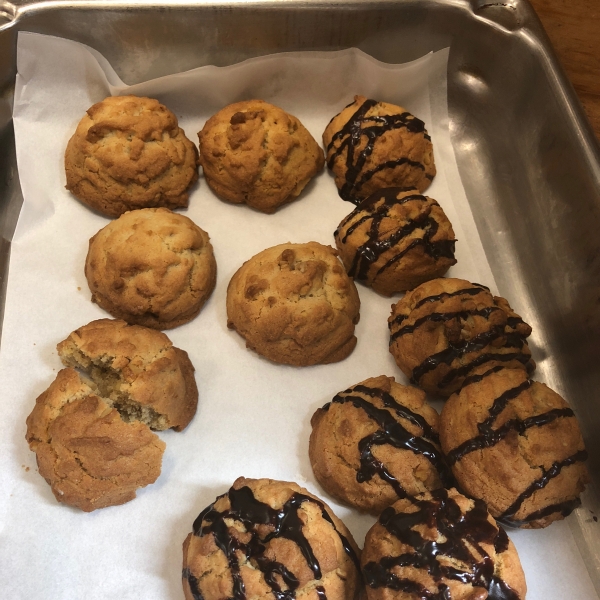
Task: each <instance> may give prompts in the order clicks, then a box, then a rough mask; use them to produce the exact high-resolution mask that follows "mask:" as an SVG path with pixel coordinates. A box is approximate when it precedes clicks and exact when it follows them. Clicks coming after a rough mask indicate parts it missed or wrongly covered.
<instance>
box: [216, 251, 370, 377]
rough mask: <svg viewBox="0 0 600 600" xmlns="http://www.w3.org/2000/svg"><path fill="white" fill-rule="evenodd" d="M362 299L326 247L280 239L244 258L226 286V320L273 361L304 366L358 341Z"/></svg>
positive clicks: (336, 357)
mask: <svg viewBox="0 0 600 600" xmlns="http://www.w3.org/2000/svg"><path fill="white" fill-rule="evenodd" d="M359 308H360V300H359V297H358V292H357V291H356V286H355V285H354V282H353V281H352V280H351V279H350V278H349V277H348V276H347V275H346V272H345V271H344V268H343V266H342V264H341V263H340V261H339V260H338V258H337V252H336V251H335V250H334V249H333V248H331V247H330V246H323V245H322V244H319V243H317V242H308V243H306V244H281V245H279V246H274V247H272V248H267V249H266V250H263V251H262V252H260V253H258V254H257V255H256V256H253V257H252V258H251V259H250V260H248V261H246V262H245V263H244V264H243V265H242V266H241V267H240V268H239V269H238V270H237V272H236V273H235V274H234V276H233V277H232V279H231V281H230V282H229V286H228V288H227V325H228V327H229V328H230V329H235V330H236V331H237V332H238V333H239V334H240V335H241V336H242V337H243V338H244V339H245V340H246V346H247V347H248V348H251V349H252V350H254V351H256V352H257V353H258V354H261V355H262V356H265V357H266V358H268V359H270V360H272V361H273V362H277V363H282V364H288V365H294V366H308V365H315V364H326V363H332V362H337V361H340V360H342V359H344V358H346V357H347V356H348V355H349V354H350V353H351V352H352V350H354V347H355V346H356V337H355V336H354V326H355V324H356V323H357V322H358V319H359Z"/></svg>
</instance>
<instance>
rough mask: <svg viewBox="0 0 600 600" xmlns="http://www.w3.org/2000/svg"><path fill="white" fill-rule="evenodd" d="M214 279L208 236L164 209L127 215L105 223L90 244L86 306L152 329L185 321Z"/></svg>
mask: <svg viewBox="0 0 600 600" xmlns="http://www.w3.org/2000/svg"><path fill="white" fill-rule="evenodd" d="M216 274H217V265H216V262H215V258H214V254H213V249H212V246H211V244H210V241H209V238H208V234H207V233H206V232H205V231H203V230H202V229H200V227H198V226H197V225H196V224H195V223H194V222H193V221H192V220H191V219H188V218H187V217H185V216H183V215H179V214H176V213H173V212H171V211H170V210H168V209H166V208H146V209H141V210H136V211H131V212H128V213H125V214H124V215H122V216H121V217H119V218H118V219H116V220H115V221H112V222H111V223H109V224H108V225H107V226H106V227H104V228H103V229H101V230H100V231H99V232H98V233H97V234H96V235H95V236H94V237H93V238H91V239H90V247H89V250H88V255H87V258H86V263H85V276H86V279H87V281H88V285H89V287H90V291H91V292H92V302H95V303H96V304H98V305H99V306H100V307H102V308H103V309H104V310H106V311H107V312H109V313H110V314H111V315H112V316H114V317H116V318H118V319H123V320H124V321H127V322H128V323H130V324H135V325H144V326H146V327H152V328H153V329H170V328H172V327H177V326H179V325H183V324H184V323H187V322H188V321H191V320H192V319H193V318H194V317H195V316H196V315H197V314H198V313H199V312H200V309H201V308H202V306H203V305H204V302H205V301H206V300H207V299H208V297H209V296H210V294H211V293H212V291H213V289H214V287H215V283H216Z"/></svg>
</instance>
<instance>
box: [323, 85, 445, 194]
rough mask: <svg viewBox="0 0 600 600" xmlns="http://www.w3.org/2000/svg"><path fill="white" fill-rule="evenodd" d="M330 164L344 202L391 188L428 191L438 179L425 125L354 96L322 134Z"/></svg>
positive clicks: (404, 112)
mask: <svg viewBox="0 0 600 600" xmlns="http://www.w3.org/2000/svg"><path fill="white" fill-rule="evenodd" d="M323 143H324V145H325V149H326V161H327V166H328V167H329V169H331V170H332V171H333V174H334V176H335V184H336V186H337V187H338V190H339V194H340V196H341V197H342V198H343V199H344V200H348V201H349V202H353V203H355V204H358V203H359V202H360V201H361V200H363V199H364V198H367V197H368V196H370V195H371V194H372V193H373V192H375V191H377V190H379V189H382V188H388V187H398V186H400V187H414V188H417V189H418V190H419V191H420V192H423V191H425V190H426V189H427V188H428V187H429V184H430V183H431V180H432V179H433V177H434V175H435V172H436V171H435V165H434V162H433V147H432V145H431V138H430V136H429V134H428V133H427V130H426V129H425V124H424V123H423V121H421V120H420V119H417V117H415V116H414V115H412V114H410V113H409V112H408V111H407V110H405V109H404V108H402V107H401V106H396V105H394V104H389V103H388V102H378V101H377V100H369V99H367V98H365V97H364V96H355V97H354V102H353V103H351V104H349V105H348V106H346V108H344V109H343V110H342V111H341V112H340V113H339V114H338V115H336V116H335V117H333V119H331V121H330V122H329V124H328V125H327V127H326V129H325V131H324V132H323Z"/></svg>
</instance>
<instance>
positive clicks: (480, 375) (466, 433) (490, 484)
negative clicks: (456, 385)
mask: <svg viewBox="0 0 600 600" xmlns="http://www.w3.org/2000/svg"><path fill="white" fill-rule="evenodd" d="M440 433H441V441H442V448H443V449H444V452H446V454H447V456H448V461H449V463H450V464H451V465H452V471H453V472H454V474H455V476H456V479H457V481H458V482H459V484H460V486H461V487H462V488H463V489H464V491H465V492H466V493H467V494H469V495H470V496H472V497H473V498H480V499H482V500H484V501H485V502H486V503H487V505H488V507H489V510H490V513H491V514H492V515H493V516H494V517H495V518H496V519H498V520H499V521H501V522H502V523H505V524H506V525H510V526H513V527H524V528H540V527H547V526H548V525H550V524H551V523H553V522H554V521H557V520H559V519H563V518H564V517H565V516H567V515H569V514H570V513H571V511H572V510H573V509H574V508H576V507H577V506H579V505H580V504H581V502H580V500H579V495H580V494H581V492H583V490H584V488H585V485H586V483H587V482H588V479H589V478H588V473H587V469H586V466H585V464H584V461H585V460H586V458H587V452H586V450H585V446H584V444H583V438H582V437H581V432H580V430H579V425H578V423H577V419H576V418H575V415H574V413H573V411H572V410H571V408H570V407H569V405H568V404H567V403H566V402H565V400H563V399H562V398H561V397H560V396H559V395H558V394H557V393H556V392H554V391H553V390H551V389H550V388H549V387H547V386H546V385H544V384H543V383H540V382H538V381H532V380H531V379H528V378H527V374H526V373H525V372H524V371H523V370H522V369H506V368H503V367H501V366H495V367H493V368H490V369H485V368H480V369H479V370H478V371H476V373H475V374H474V375H472V376H471V377H469V378H468V379H466V380H465V381H464V383H463V386H462V388H461V390H460V392H458V393H456V394H454V395H453V396H452V397H451V398H450V399H449V400H448V401H447V402H446V404H445V405H444V408H443V410H442V415H441V424H440Z"/></svg>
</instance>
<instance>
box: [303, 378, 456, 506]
mask: <svg viewBox="0 0 600 600" xmlns="http://www.w3.org/2000/svg"><path fill="white" fill-rule="evenodd" d="M438 420H439V417H438V414H437V412H436V411H435V410H434V409H433V408H432V407H431V406H429V405H428V404H427V403H426V401H425V393H424V392H423V391H421V390H419V389H417V388H414V387H408V386H404V385H400V384H399V383H396V382H395V381H394V378H393V377H386V376H385V375H382V376H380V377H374V378H371V379H367V380H366V381H363V382H362V383H359V384H357V385H355V386H352V387H351V388H349V389H347V390H345V391H344V392H340V393H339V394H337V395H336V396H335V397H334V398H333V400H332V401H331V402H330V403H328V404H326V405H325V406H324V407H323V408H319V409H318V410H317V412H316V413H315V414H314V415H313V417H312V419H311V425H312V427H313V430H312V433H311V436H310V444H309V450H308V453H309V457H310V463H311V465H312V468H313V472H314V474H315V477H316V478H317V481H318V482H319V483H320V484H321V485H322V486H323V488H324V489H325V491H327V492H329V493H330V494H331V495H332V496H334V497H335V498H337V499H339V500H341V501H342V502H344V503H346V504H349V505H350V506H353V507H354V508H357V509H359V510H364V511H368V512H370V513H373V514H379V513H380V512H381V511H382V510H383V509H384V508H386V507H387V506H389V505H390V504H392V503H394V502H396V500H398V498H405V497H413V496H416V495H417V494H420V493H421V492H426V491H429V490H434V489H437V488H440V487H444V486H445V487H449V486H450V485H452V474H451V473H450V469H449V468H448V466H447V465H446V461H445V459H444V456H443V455H442V452H441V450H440V446H439V439H438V431H437V430H438Z"/></svg>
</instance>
